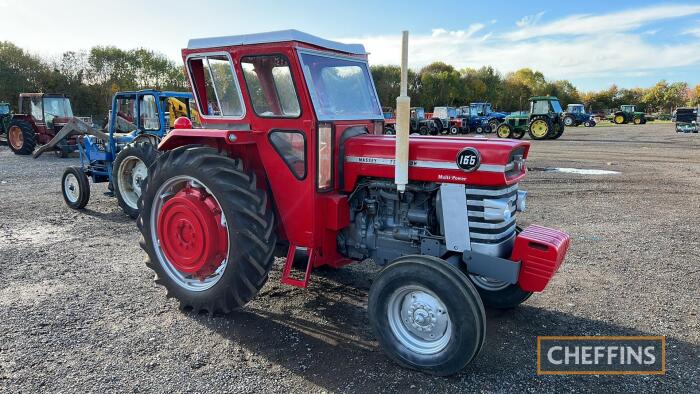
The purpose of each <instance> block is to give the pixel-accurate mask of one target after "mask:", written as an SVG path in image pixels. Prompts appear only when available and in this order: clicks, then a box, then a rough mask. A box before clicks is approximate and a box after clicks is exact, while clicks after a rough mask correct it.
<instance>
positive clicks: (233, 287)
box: [137, 146, 277, 314]
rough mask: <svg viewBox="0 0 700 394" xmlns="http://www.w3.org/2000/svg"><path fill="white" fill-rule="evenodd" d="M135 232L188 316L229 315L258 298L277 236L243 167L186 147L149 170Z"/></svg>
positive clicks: (210, 151)
mask: <svg viewBox="0 0 700 394" xmlns="http://www.w3.org/2000/svg"><path fill="white" fill-rule="evenodd" d="M143 190H144V191H143V196H142V198H141V200H140V207H141V215H140V216H139V218H138V220H137V224H138V226H139V229H140V231H141V234H142V235H143V239H142V242H141V246H142V247H143V249H144V250H145V251H146V253H147V254H148V259H147V261H146V265H147V266H148V267H149V268H151V269H152V270H153V271H155V273H156V283H158V284H160V285H163V286H164V287H165V288H166V289H167V291H168V296H170V297H175V298H176V299H178V300H179V301H180V305H181V307H182V308H184V309H189V308H191V309H192V310H194V311H195V312H208V313H210V314H214V313H229V312H231V311H232V310H234V309H237V308H240V307H242V306H243V305H245V304H246V303H247V302H248V301H250V300H251V299H252V298H253V297H255V295H256V294H257V293H258V291H259V290H260V288H261V287H262V286H263V285H264V284H265V282H266V281H267V274H268V272H269V271H270V268H271V266H272V263H273V261H274V251H275V244H276V242H277V236H276V233H275V232H274V216H273V212H272V209H271V208H270V206H269V201H268V197H267V193H266V192H265V191H264V190H262V189H259V188H258V187H257V180H256V178H255V175H254V174H253V173H252V172H248V171H245V170H244V169H243V165H242V162H241V161H240V160H234V159H231V158H229V157H226V156H223V155H220V154H219V153H218V152H217V151H216V150H214V149H212V148H207V147H193V146H185V147H181V148H178V149H175V150H173V151H169V152H167V153H165V154H163V155H162V156H161V157H160V158H159V159H158V160H157V161H156V162H155V164H154V165H153V166H152V167H151V172H150V175H149V177H148V178H147V179H146V182H145V186H144V189H143Z"/></svg>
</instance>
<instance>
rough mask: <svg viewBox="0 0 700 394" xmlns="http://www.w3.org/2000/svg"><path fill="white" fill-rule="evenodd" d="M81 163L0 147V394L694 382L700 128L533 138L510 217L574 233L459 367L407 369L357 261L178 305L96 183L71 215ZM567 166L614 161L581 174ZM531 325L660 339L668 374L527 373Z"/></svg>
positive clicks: (672, 385) (551, 331)
mask: <svg viewBox="0 0 700 394" xmlns="http://www.w3.org/2000/svg"><path fill="white" fill-rule="evenodd" d="M77 162H78V161H77V159H75V158H73V159H57V158H54V157H53V156H51V155H46V156H43V157H41V158H40V159H38V160H32V159H31V158H29V157H18V156H15V155H13V154H12V153H11V152H10V151H9V149H8V148H7V147H6V146H0V264H1V266H2V272H3V275H2V276H1V277H0V333H2V334H1V335H0V391H4V392H36V391H49V392H58V391H63V392H85V391H91V392H93V391H95V392H115V391H117V392H120V391H149V392H151V391H152V392H182V391H195V392H204V391H217V392H218V391H237V392H280V393H282V392H285V393H286V392H289V391H293V392H324V391H325V392H375V391H386V392H395V391H414V392H458V391H460V392H463V391H488V392H491V391H499V392H505V391H508V392H510V391H518V392H522V391H527V392H561V391H589V392H602V391H605V392H618V391H624V392H650V391H674V392H698V391H699V390H700V387H699V384H700V383H699V381H700V371H699V365H700V354H699V351H698V350H699V346H700V327H699V326H700V325H699V319H698V304H700V302H699V301H700V289H699V287H700V256H699V253H700V252H699V250H700V249H699V248H698V245H700V234H699V231H698V226H697V224H696V223H695V222H694V221H695V220H697V216H698V213H699V212H700V210H699V209H698V207H699V206H700V182H699V181H698V173H700V137H699V136H698V135H697V134H694V135H691V134H682V135H677V134H676V133H674V132H673V125H670V124H662V125H654V124H647V125H644V126H621V127H609V128H601V129H598V128H594V129H587V128H583V127H579V128H576V129H571V128H569V129H567V132H566V133H565V135H564V136H563V137H562V139H560V140H558V141H544V142H534V143H533V147H532V149H531V153H530V160H529V162H528V166H529V167H530V173H529V175H528V178H527V180H526V181H525V182H524V183H523V184H522V188H523V189H526V190H528V191H529V193H530V194H529V201H528V205H529V207H528V209H529V211H528V212H527V213H525V214H522V215H521V216H520V221H521V223H539V224H542V225H545V226H550V227H554V228H560V229H563V230H565V231H567V232H568V233H569V234H571V236H572V238H573V244H572V247H571V249H570V251H569V255H568V257H567V260H566V262H565V264H564V265H563V266H562V268H561V269H560V271H559V273H558V275H557V276H555V278H554V280H553V281H552V282H551V283H550V285H549V287H548V288H547V289H546V290H545V291H544V292H543V293H540V294H537V295H535V296H533V297H532V298H531V299H530V300H528V301H527V302H526V303H525V304H523V305H522V306H521V307H520V308H518V309H516V310H512V311H506V312H503V311H496V310H487V316H488V330H487V342H486V345H485V347H484V349H483V350H482V352H481V354H480V355H479V356H477V358H476V359H475V360H474V361H473V362H472V363H471V364H470V365H469V366H468V367H467V368H466V369H465V370H464V371H463V372H462V373H460V374H458V375H456V376H454V377H450V378H437V377H432V376H426V375H423V374H420V373H416V372H412V371H408V370H404V369H402V368H400V367H398V366H396V365H394V364H393V363H392V362H390V361H389V360H388V359H387V358H386V357H385V356H384V355H383V354H382V352H381V351H380V350H379V349H378V347H377V344H376V342H375V341H374V338H373V335H372V333H371V331H370V328H369V325H368V320H367V314H366V304H367V291H368V289H369V286H370V283H371V281H372V278H373V277H374V276H375V275H376V273H377V269H376V268H375V267H374V266H372V265H371V264H370V263H367V262H366V263H362V264H357V265H351V266H349V267H347V268H344V269H342V270H338V271H331V270H321V271H320V272H317V273H316V274H315V275H314V276H313V277H312V283H311V285H310V288H309V289H307V290H301V289H297V288H292V287H287V286H284V285H281V284H280V283H279V272H280V270H281V261H277V263H276V266H275V268H274V269H273V273H272V274H271V277H270V280H269V281H268V283H267V285H266V286H265V287H264V289H263V290H262V292H261V294H260V295H259V297H258V298H257V299H256V300H254V301H253V302H252V303H250V304H249V305H248V307H247V308H245V310H243V311H241V312H238V313H236V314H233V315H231V316H226V317H223V316H216V317H208V316H201V315H193V314H191V313H184V312H181V311H179V310H178V307H177V305H176V302H175V301H173V300H168V299H166V298H165V291H164V290H163V289H162V288H159V287H157V286H156V285H155V284H154V283H153V281H152V277H153V275H152V273H151V272H150V271H149V270H148V269H147V268H146V267H145V266H144V264H143V258H144V254H143V253H142V251H141V249H140V248H139V246H138V232H137V230H136V226H135V224H134V222H133V221H132V220H130V219H128V218H127V217H126V216H125V215H124V214H122V213H121V211H120V210H119V208H118V207H117V204H116V201H115V200H114V199H112V198H109V197H106V196H104V195H102V193H103V192H104V191H105V190H106V188H105V187H104V185H97V186H94V187H93V189H92V190H93V194H92V198H91V201H90V203H89V204H88V207H87V209H86V210H84V211H82V212H76V211H73V210H70V209H68V208H67V207H66V206H65V204H64V203H63V200H62V198H61V194H60V188H59V184H60V176H61V174H62V172H63V169H64V168H65V167H66V166H67V165H71V164H77ZM550 167H575V168H586V169H605V170H613V171H619V172H620V174H617V175H578V174H565V173H557V172H549V171H545V169H547V168H550ZM538 335H666V336H667V349H668V351H667V368H668V373H667V374H666V375H664V376H638V375H635V376H537V375H536V372H535V371H536V363H535V358H536V356H535V346H536V337H537V336H538Z"/></svg>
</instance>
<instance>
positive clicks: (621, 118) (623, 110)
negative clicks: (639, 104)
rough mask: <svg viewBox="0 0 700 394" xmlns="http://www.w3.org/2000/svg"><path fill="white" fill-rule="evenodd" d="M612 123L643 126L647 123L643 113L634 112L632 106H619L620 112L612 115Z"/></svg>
mask: <svg viewBox="0 0 700 394" xmlns="http://www.w3.org/2000/svg"><path fill="white" fill-rule="evenodd" d="M612 120H613V122H614V123H616V124H627V123H630V122H632V123H634V124H644V123H646V122H647V118H646V116H644V112H639V111H635V108H634V105H631V104H627V105H621V106H620V110H619V111H616V112H615V113H614V114H613V118H612Z"/></svg>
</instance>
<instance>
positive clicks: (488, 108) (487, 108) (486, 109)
mask: <svg viewBox="0 0 700 394" xmlns="http://www.w3.org/2000/svg"><path fill="white" fill-rule="evenodd" d="M491 112H493V110H492V109H491V104H484V114H487V115H488V114H490V113H491Z"/></svg>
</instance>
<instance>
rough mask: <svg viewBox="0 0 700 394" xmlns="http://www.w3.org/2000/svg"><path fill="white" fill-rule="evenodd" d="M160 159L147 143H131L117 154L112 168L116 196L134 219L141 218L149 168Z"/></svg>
mask: <svg viewBox="0 0 700 394" xmlns="http://www.w3.org/2000/svg"><path fill="white" fill-rule="evenodd" d="M156 159H158V151H157V150H156V148H155V147H154V146H153V145H152V144H151V143H150V142H147V141H142V142H135V143H131V144H129V145H127V146H125V147H124V149H122V150H121V151H119V153H118V154H117V158H116V160H114V165H113V166H112V182H113V186H114V194H115V196H116V197H117V201H118V203H119V206H120V207H121V209H122V210H123V211H124V213H126V214H127V215H129V217H131V218H132V219H136V217H137V216H139V206H138V202H139V197H141V190H142V186H143V183H144V182H145V180H146V178H147V177H148V168H149V167H150V166H151V165H152V164H153V163H155V161H156Z"/></svg>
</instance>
